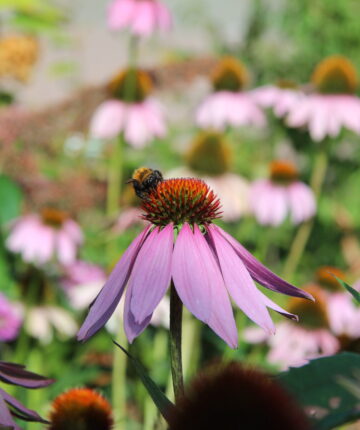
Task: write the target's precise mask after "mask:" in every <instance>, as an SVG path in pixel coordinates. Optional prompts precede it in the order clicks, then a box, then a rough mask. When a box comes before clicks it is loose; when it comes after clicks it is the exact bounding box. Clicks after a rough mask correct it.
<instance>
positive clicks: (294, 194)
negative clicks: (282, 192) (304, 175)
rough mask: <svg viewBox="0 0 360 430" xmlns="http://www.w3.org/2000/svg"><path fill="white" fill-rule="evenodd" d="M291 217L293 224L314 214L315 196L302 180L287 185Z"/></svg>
mask: <svg viewBox="0 0 360 430" xmlns="http://www.w3.org/2000/svg"><path fill="white" fill-rule="evenodd" d="M288 199H289V205H290V211H291V218H292V221H293V222H294V223H295V224H298V223H301V222H303V221H306V220H308V219H309V218H311V217H312V216H314V215H315V212H316V202H315V196H314V193H313V191H312V189H311V188H310V187H308V186H307V185H305V184H303V183H302V182H294V183H293V184H291V185H289V187H288Z"/></svg>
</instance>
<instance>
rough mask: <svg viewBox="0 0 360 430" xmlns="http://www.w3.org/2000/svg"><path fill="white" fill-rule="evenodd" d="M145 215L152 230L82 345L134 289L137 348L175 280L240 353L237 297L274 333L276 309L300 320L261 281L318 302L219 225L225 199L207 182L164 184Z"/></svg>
mask: <svg viewBox="0 0 360 430" xmlns="http://www.w3.org/2000/svg"><path fill="white" fill-rule="evenodd" d="M142 210H143V211H144V215H143V218H144V219H146V220H147V221H149V222H150V223H151V224H150V225H149V226H148V227H146V228H145V230H144V231H143V232H142V233H141V234H140V235H139V236H138V237H137V238H136V239H135V240H134V241H133V243H132V244H131V245H130V247H129V248H128V249H127V250H126V251H125V253H124V255H123V256H122V258H121V259H120V261H119V262H118V264H117V266H116V267H115V269H114V270H113V272H112V273H111V275H110V277H109V279H108V281H107V282H106V284H105V285H104V287H103V289H102V290H101V292H100V293H99V295H98V296H97V298H96V300H95V301H94V303H93V304H92V306H91V308H90V311H89V314H88V316H87V318H86V320H85V322H84V323H83V325H82V327H81V329H80V331H79V333H78V339H79V340H86V339H88V338H90V337H91V336H92V335H94V334H95V333H96V332H97V331H98V330H99V329H100V328H101V327H103V326H104V325H105V323H106V322H107V321H108V319H109V318H110V316H111V315H112V313H113V312H114V311H115V309H116V307H117V305H118V303H119V301H120V299H121V297H122V295H123V293H124V290H125V288H126V287H127V291H126V298H125V308H124V328H125V332H126V335H127V337H128V339H129V341H130V342H132V341H133V340H134V338H135V337H137V336H138V335H139V334H140V333H141V332H142V331H143V330H144V329H145V328H146V327H147V325H148V324H149V322H150V320H151V316H152V313H153V312H154V310H155V308H156V307H157V305H158V304H159V302H160V301H161V299H162V298H163V297H164V295H165V293H166V291H167V289H168V287H169V285H170V283H171V281H172V282H173V284H174V287H175V289H176V292H177V294H178V296H179V297H180V299H181V301H182V302H183V303H184V304H185V306H186V307H187V308H188V309H189V311H190V312H191V313H193V314H194V315H195V316H196V317H197V318H198V319H200V320H201V321H203V322H205V323H206V324H208V325H209V326H210V327H211V328H212V329H213V330H214V331H215V332H216V333H217V334H218V335H219V336H220V337H221V338H222V339H223V340H224V341H225V342H227V343H228V345H229V346H231V347H233V348H235V347H236V346H237V343H238V337H237V329H236V325H235V320H234V316H233V311H232V307H231V302H230V299H229V294H230V296H231V297H232V298H233V300H234V302H235V303H236V304H237V306H239V307H240V308H241V309H242V310H243V311H244V312H245V313H246V315H248V317H249V318H251V319H252V320H253V321H254V322H256V323H257V324H258V325H260V326H261V327H262V328H263V329H264V330H266V331H267V332H268V333H273V332H274V331H275V327H274V324H273V322H272V320H271V317H270V315H269V312H268V310H267V308H268V307H269V308H271V309H274V310H276V311H277V312H279V313H281V314H283V315H285V316H287V317H289V318H292V319H296V316H295V315H292V314H290V313H288V312H286V311H285V310H283V309H282V308H280V307H279V306H278V305H277V304H275V303H274V302H272V301H271V300H270V299H269V298H268V297H266V296H265V295H264V294H263V293H261V292H260V291H259V290H258V289H257V288H256V285H255V283H254V281H256V282H258V283H260V284H261V285H263V286H264V287H266V288H269V289H270V290H274V291H277V292H280V293H283V294H287V295H291V296H295V297H303V298H304V297H305V298H311V295H310V294H308V293H306V292H304V291H302V290H299V289H297V288H296V287H294V286H292V285H291V284H289V283H287V282H286V281H284V280H282V279H281V278H279V277H278V276H276V275H275V274H273V273H272V272H271V271H270V270H269V269H267V268H266V267H265V266H263V265H262V264H261V263H260V262H259V261H257V260H256V259H255V258H254V257H253V256H252V255H251V254H250V253H249V252H248V251H247V250H246V249H245V248H243V247H242V245H241V244H240V243H238V242H237V241H236V240H235V239H233V238H232V237H231V236H230V235H228V234H227V233H226V232H225V231H224V230H222V229H221V228H219V227H218V226H216V225H215V224H213V220H214V219H216V218H219V217H220V201H219V199H218V198H217V197H216V195H215V194H214V193H213V192H212V191H211V190H210V189H209V187H208V186H207V185H206V184H205V183H204V182H203V181H202V180H199V179H193V178H185V179H168V180H164V181H161V182H160V183H158V185H157V186H156V187H155V188H153V189H151V190H149V193H148V195H147V197H146V198H144V199H143V200H142ZM174 235H175V236H176V240H175V237H174ZM172 291H174V290H173V289H172Z"/></svg>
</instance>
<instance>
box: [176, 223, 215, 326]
mask: <svg viewBox="0 0 360 430" xmlns="http://www.w3.org/2000/svg"><path fill="white" fill-rule="evenodd" d="M195 227H196V226H195ZM210 262H214V257H213V255H212V253H211V250H210V248H209V246H208V244H207V243H206V241H205V239H204V237H203V235H202V234H201V232H200V231H199V229H198V228H194V233H193V232H192V231H191V228H190V226H189V224H187V223H185V224H184V225H183V227H182V229H181V230H180V233H179V235H178V237H177V239H176V242H175V247H174V252H173V260H172V269H171V272H172V276H173V279H174V284H175V288H176V291H177V293H178V295H179V297H180V299H181V301H182V302H183V303H184V305H185V306H186V307H187V308H188V309H189V311H190V312H191V313H193V314H194V315H195V316H196V317H197V318H198V319H199V320H201V321H204V322H206V323H207V322H208V321H209V318H210V315H211V312H212V301H213V297H212V294H211V293H212V286H211V284H212V282H213V278H214V276H216V274H215V273H214V272H215V271H216V270H219V269H218V267H217V265H216V264H214V265H212V264H211V263H210Z"/></svg>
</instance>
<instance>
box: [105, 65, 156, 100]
mask: <svg viewBox="0 0 360 430" xmlns="http://www.w3.org/2000/svg"><path fill="white" fill-rule="evenodd" d="M108 88H109V92H110V94H111V96H112V97H115V98H117V99H120V100H122V101H124V102H127V103H133V102H141V101H143V100H144V99H146V97H147V96H148V95H149V94H150V92H151V91H152V89H153V82H152V79H151V77H150V75H149V74H148V73H147V72H145V71H144V70H136V69H131V68H130V69H126V70H123V71H122V72H120V73H119V74H118V75H117V76H115V78H114V79H113V80H112V81H111V82H110V83H109V85H108Z"/></svg>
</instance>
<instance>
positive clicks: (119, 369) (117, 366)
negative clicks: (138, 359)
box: [111, 325, 127, 430]
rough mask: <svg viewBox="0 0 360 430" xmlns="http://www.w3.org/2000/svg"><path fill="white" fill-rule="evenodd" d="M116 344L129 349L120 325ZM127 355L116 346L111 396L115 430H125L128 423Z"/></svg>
mask: <svg viewBox="0 0 360 430" xmlns="http://www.w3.org/2000/svg"><path fill="white" fill-rule="evenodd" d="M116 342H117V343H119V344H120V345H122V346H123V347H124V348H126V347H127V339H126V336H125V333H124V330H123V328H122V325H120V329H119V332H118V334H117V336H116ZM125 378H126V355H125V354H124V353H123V352H122V351H121V350H120V348H118V347H117V346H115V348H114V362H113V368H112V378H111V379H112V381H111V395H112V404H113V411H114V423H115V424H114V430H124V429H125V422H126V390H125V387H126V381H125Z"/></svg>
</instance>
